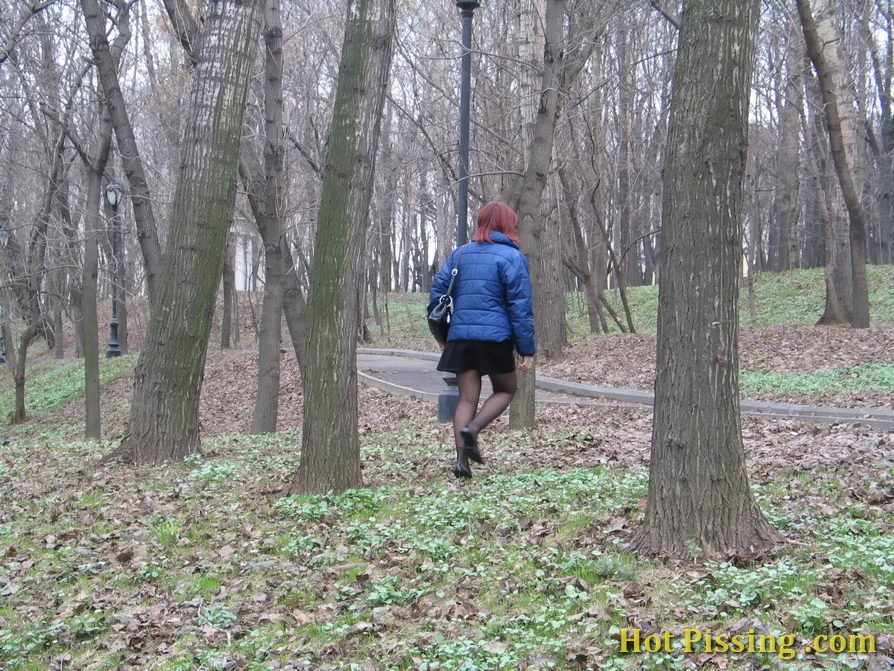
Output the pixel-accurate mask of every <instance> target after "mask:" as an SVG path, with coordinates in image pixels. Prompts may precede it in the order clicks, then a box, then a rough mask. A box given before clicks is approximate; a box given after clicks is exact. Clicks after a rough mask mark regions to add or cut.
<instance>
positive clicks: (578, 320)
mask: <svg viewBox="0 0 894 671" xmlns="http://www.w3.org/2000/svg"><path fill="white" fill-rule="evenodd" d="M867 275H868V283H869V302H870V305H871V319H872V323H873V324H874V325H885V324H886V325H892V324H894V266H868V267H867ZM754 294H755V308H756V321H755V322H754V323H753V324H752V321H751V315H750V312H749V309H748V292H747V290H746V289H745V287H744V286H743V287H742V290H741V292H740V304H739V314H740V318H741V325H742V327H743V328H745V327H748V326H752V325H754V326H773V325H777V324H796V325H812V324H815V323H816V321H817V320H818V319H819V317H820V315H822V313H823V305H824V300H825V284H824V278H823V269H822V268H811V269H808V270H792V271H788V272H784V273H760V274H759V275H756V276H755V278H754ZM627 295H628V302H629V304H630V311H631V314H632V315H633V322H634V325H635V326H636V329H637V331H638V332H639V333H653V334H654V333H655V324H656V318H657V314H658V287H657V286H647V287H631V288H629V289H628V290H627ZM606 297H607V298H608V300H609V302H610V303H611V305H612V306H613V307H614V309H615V310H617V311H618V313H619V314H621V315H623V308H622V304H621V300H620V297H619V295H618V292H617V291H616V290H609V291H606ZM427 300H428V296H427V295H426V294H421V293H415V294H414V293H410V294H401V293H391V294H389V295H388V296H387V301H386V300H384V299H383V298H381V297H380V299H379V301H378V303H379V305H378V307H379V313H380V315H381V317H382V328H383V329H385V330H386V331H388V329H389V327H390V332H391V334H392V338H390V340H393V341H394V342H395V343H398V342H400V341H401V339H404V340H406V338H407V337H421V338H430V336H429V334H428V330H427V327H426V324H425V320H424V319H423V318H422V316H423V315H424V312H425V305H426V302H427ZM567 300H568V310H567V318H568V325H569V329H570V338H571V340H572V341H585V340H588V339H589V338H590V337H591V336H590V334H589V326H588V321H587V306H586V302H585V300H584V296H583V294H581V293H577V292H572V293H569V294H568V297H567ZM386 302H387V306H388V310H387V315H386V314H385V306H386ZM370 314H372V312H370ZM606 317H607V315H606ZM373 323H374V320H372V319H371V320H370V326H371V328H372V326H373ZM612 330H613V332H619V331H618V329H617V327H616V326H615V325H614V324H612ZM379 331H380V330H379V329H378V327H376V329H374V333H379Z"/></svg>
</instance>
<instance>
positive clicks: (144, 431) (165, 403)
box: [119, 0, 260, 464]
mask: <svg viewBox="0 0 894 671" xmlns="http://www.w3.org/2000/svg"><path fill="white" fill-rule="evenodd" d="M259 5H260V3H259V2H257V1H253V2H248V3H245V2H240V1H239V0H220V1H218V2H215V3H213V4H212V5H211V8H210V12H209V15H208V16H207V17H206V20H205V29H204V34H203V38H202V52H201V54H200V57H199V62H198V65H197V66H196V72H195V79H194V82H193V88H192V93H191V96H190V107H189V118H188V121H187V125H186V128H185V131H184V132H185V134H184V141H183V143H182V146H183V157H182V159H181V165H180V174H179V178H178V181H177V190H176V193H175V196H174V209H173V217H172V220H173V222H174V225H173V226H172V227H171V237H170V240H169V242H168V251H167V253H166V255H165V264H164V272H163V275H162V278H161V279H162V281H161V282H160V286H159V289H158V295H157V297H156V298H155V299H154V302H153V310H152V317H151V321H150V324H149V329H148V333H147V337H146V344H145V346H144V348H143V351H142V353H141V354H140V358H139V360H138V362H137V367H136V372H135V388H134V397H133V402H132V404H131V413H130V426H129V428H128V433H127V435H126V436H125V438H124V440H123V442H122V444H121V447H120V449H119V453H120V454H121V456H123V457H124V458H125V459H126V460H127V461H130V462H133V463H139V464H155V463H160V462H162V461H165V460H168V459H180V458H182V457H184V456H186V455H188V454H191V453H192V452H194V451H195V450H196V449H197V448H198V443H199V422H198V405H199V393H200V390H201V383H202V376H203V374H204V367H205V353H206V350H207V347H208V333H209V331H210V328H211V318H212V316H213V313H214V304H215V299H216V296H217V288H218V283H219V281H220V274H221V271H222V268H223V260H224V254H225V252H226V239H227V232H228V230H229V226H230V221H231V219H232V216H233V205H234V202H235V197H236V166H237V163H238V159H239V142H240V138H241V135H242V118H243V113H244V109H245V98H246V90H247V86H248V79H249V76H250V74H251V63H252V57H253V52H254V46H255V39H256V36H257V34H258V27H259V14H260V12H259Z"/></svg>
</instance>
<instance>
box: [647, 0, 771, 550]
mask: <svg viewBox="0 0 894 671" xmlns="http://www.w3.org/2000/svg"><path fill="white" fill-rule="evenodd" d="M757 7H758V2H757V0H754V1H752V2H741V0H714V1H708V0H690V1H689V2H687V4H686V10H685V12H684V14H683V17H682V26H681V29H680V35H679V51H678V57H677V65H676V72H675V73H674V78H673V96H672V102H671V121H670V129H669V135H668V144H667V154H666V158H665V165H664V215H663V223H662V241H661V247H662V255H663V258H662V266H661V267H662V276H661V285H660V288H659V299H658V300H659V306H658V338H657V340H658V352H657V367H656V371H657V374H656V380H655V414H654V425H653V431H652V458H651V464H650V477H649V495H648V502H647V506H646V514H645V519H644V521H643V525H642V527H641V528H640V529H639V532H638V535H637V538H636V546H637V547H638V548H639V549H641V550H645V551H648V552H653V553H658V554H668V555H686V554H689V553H692V552H693V551H695V552H698V553H701V552H704V553H709V554H725V555H729V554H742V553H754V552H760V551H763V550H766V549H767V548H769V547H771V546H773V545H774V544H775V543H776V542H777V541H778V540H779V536H778V534H777V533H776V532H775V531H774V530H773V529H772V527H771V526H770V525H769V523H768V522H767V521H766V520H765V519H764V517H763V515H762V514H761V512H760V510H759V508H758V506H757V504H756V503H755V501H754V497H753V496H752V494H751V490H750V488H749V484H748V477H747V475H746V472H745V451H744V448H743V445H742V432H741V424H740V417H739V385H738V324H739V314H738V293H739V291H738V277H739V274H740V273H739V267H740V262H741V254H742V251H741V239H742V236H741V232H742V206H743V191H742V180H743V174H744V170H745V149H746V146H747V144H746V143H747V141H746V134H747V128H748V94H749V85H750V79H751V69H752V65H751V64H752V54H753V39H754V32H755V29H756V25H755V23H756V19H757Z"/></svg>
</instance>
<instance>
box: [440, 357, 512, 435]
mask: <svg viewBox="0 0 894 671" xmlns="http://www.w3.org/2000/svg"><path fill="white" fill-rule="evenodd" d="M488 377H489V378H490V383H491V386H492V387H493V389H494V393H493V394H491V395H490V397H489V398H488V399H487V400H486V401H485V402H484V405H482V406H481V410H478V413H477V414H476V413H475V410H476V409H477V408H478V398H479V397H480V396H481V373H479V372H478V371H477V370H474V369H472V370H464V371H463V372H461V373H457V374H456V378H457V380H458V382H459V404H458V405H457V406H456V413H455V414H454V415H453V437H454V440H455V441H456V449H457V450H462V448H463V439H462V436H460V435H459V432H460V431H461V430H462V428H463V427H464V426H466V425H468V427H469V428H470V429H471V430H472V433H474V434H475V435H476V436H477V435H478V433H479V432H480V431H481V429H483V428H484V427H485V426H487V425H488V424H490V423H491V422H492V421H494V420H495V419H496V418H497V417H499V416H500V415H501V414H503V411H504V410H506V408H508V407H509V403H510V402H511V401H512V397H513V396H515V389H516V386H517V383H516V379H515V371H511V372H509V373H491V374H490V375H488Z"/></svg>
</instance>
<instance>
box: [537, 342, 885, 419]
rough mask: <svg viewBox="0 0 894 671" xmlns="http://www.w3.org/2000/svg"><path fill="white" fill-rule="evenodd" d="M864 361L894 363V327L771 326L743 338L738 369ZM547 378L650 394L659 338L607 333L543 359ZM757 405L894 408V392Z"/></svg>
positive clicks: (790, 397) (785, 398)
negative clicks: (561, 354) (562, 355)
mask: <svg viewBox="0 0 894 671" xmlns="http://www.w3.org/2000/svg"><path fill="white" fill-rule="evenodd" d="M866 363H894V329H892V328H870V329H849V328H830V327H818V326H769V327H764V328H756V329H747V330H744V331H741V332H740V334H739V367H740V368H741V369H742V370H748V371H773V372H796V371H816V370H834V369H836V368H847V367H851V366H858V365H860V364H866ZM538 371H539V372H540V373H542V374H544V375H547V376H549V377H557V378H562V379H565V380H570V381H572V382H581V383H585V384H595V385H599V386H603V387H621V388H627V389H641V390H651V389H652V387H653V385H654V383H655V336H653V335H638V334H637V335H609V336H604V337H602V338H599V339H598V340H597V341H596V342H594V343H582V344H576V345H572V346H571V347H569V348H568V350H567V352H566V356H565V358H564V359H562V360H559V361H540V362H538ZM750 398H752V399H753V400H757V401H773V402H776V403H798V404H804V405H818V406H833V407H875V408H892V407H894V399H892V398H891V395H890V394H886V393H879V392H865V393H861V394H831V393H829V394H809V395H805V394H801V395H794V394H758V395H755V396H752V397H750Z"/></svg>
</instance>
